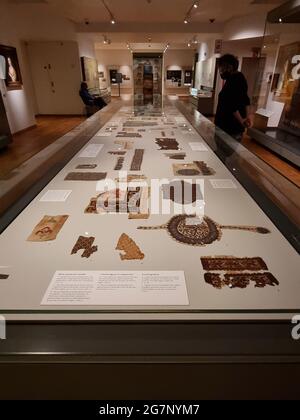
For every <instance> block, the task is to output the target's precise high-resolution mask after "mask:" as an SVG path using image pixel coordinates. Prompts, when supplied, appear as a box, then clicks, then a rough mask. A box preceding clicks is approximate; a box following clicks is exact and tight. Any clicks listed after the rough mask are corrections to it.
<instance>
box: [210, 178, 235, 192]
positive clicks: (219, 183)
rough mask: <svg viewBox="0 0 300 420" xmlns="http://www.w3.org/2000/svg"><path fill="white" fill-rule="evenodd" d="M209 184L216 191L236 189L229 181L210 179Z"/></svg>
mask: <svg viewBox="0 0 300 420" xmlns="http://www.w3.org/2000/svg"><path fill="white" fill-rule="evenodd" d="M210 183H211V185H212V187H213V188H214V189H216V190H218V189H220V190H231V189H237V185H236V184H235V183H234V182H233V181H232V180H231V179H211V180H210Z"/></svg>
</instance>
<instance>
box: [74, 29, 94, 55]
mask: <svg viewBox="0 0 300 420" xmlns="http://www.w3.org/2000/svg"><path fill="white" fill-rule="evenodd" d="M77 42H78V48H79V55H80V57H88V58H96V50H95V43H94V41H93V40H92V39H90V38H89V37H88V35H87V34H77Z"/></svg>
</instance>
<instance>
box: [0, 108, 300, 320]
mask: <svg viewBox="0 0 300 420" xmlns="http://www.w3.org/2000/svg"><path fill="white" fill-rule="evenodd" d="M164 111H165V118H164V117H157V118H156V120H155V121H156V122H157V124H158V126H157V127H161V129H160V130H157V129H156V128H157V127H156V126H154V127H149V126H146V127H139V128H142V129H144V130H146V131H145V132H140V134H141V135H142V138H117V137H116V135H117V133H118V132H119V131H122V127H123V124H124V123H125V122H126V121H127V120H128V119H132V118H133V120H136V121H139V122H143V121H144V122H145V123H147V122H149V121H147V120H145V119H143V117H133V115H132V109H131V108H128V107H127V108H123V109H121V110H120V112H118V113H117V114H116V115H115V117H113V118H112V120H111V121H109V122H108V123H107V124H106V125H105V126H104V127H103V129H102V130H101V132H103V133H105V130H106V128H108V127H110V126H111V125H118V130H116V131H113V132H112V135H111V136H110V137H107V136H106V135H105V134H104V135H103V136H101V132H100V133H98V134H97V135H96V136H95V137H94V138H92V139H91V140H90V142H89V144H90V145H93V146H91V147H92V148H93V151H94V150H95V154H94V156H95V157H90V158H88V157H85V158H84V157H80V156H82V152H83V151H84V150H85V151H86V148H87V146H89V144H87V145H86V146H85V147H84V148H83V149H82V151H81V152H79V153H78V154H77V155H76V156H75V157H74V158H73V159H72V160H71V161H70V162H69V163H68V165H67V166H66V167H65V168H64V169H63V170H62V171H61V172H60V173H59V174H58V175H57V176H56V177H55V178H54V179H53V180H52V181H51V182H50V183H49V184H48V185H47V187H46V188H45V189H44V190H43V191H41V193H40V194H39V195H38V196H37V197H36V198H35V199H34V200H33V201H32V202H31V204H30V205H29V206H28V207H27V208H26V209H25V210H24V211H23V212H22V213H21V214H20V215H19V216H18V217H17V218H16V219H15V220H14V222H13V223H12V224H11V225H10V226H9V227H8V228H7V229H6V230H5V231H4V232H3V233H2V235H1V236H0V249H1V254H0V266H1V268H0V274H4V275H5V274H6V275H9V278H8V279H6V280H0V313H1V314H3V315H5V316H6V317H7V319H16V320H18V319H19V320H22V319H27V320H28V319H32V320H44V319H55V320H62V321H63V320H72V319H73V320H80V319H82V320H89V319H92V320H109V319H112V320H123V319H132V320H140V319H144V320H147V319H149V320H175V319H176V320H178V319H183V320H208V319H224V320H226V319H234V320H245V319H264V320H266V319H282V318H286V319H290V317H291V314H293V313H294V312H295V310H297V308H299V311H300V281H299V256H298V254H297V252H296V251H295V250H294V248H293V247H292V246H291V245H290V244H289V243H288V241H287V240H286V239H285V238H284V237H283V235H282V234H281V233H280V232H279V230H278V229H277V228H276V227H275V226H274V224H273V223H272V222H271V221H270V220H269V218H268V217H267V216H266V215H265V214H264V213H263V211H262V210H261V209H260V208H259V207H258V205H257V204H256V203H255V201H254V200H253V199H252V198H251V197H250V195H249V194H248V193H247V191H246V190H245V189H244V188H243V187H242V186H241V185H240V184H239V182H238V181H237V180H236V179H235V178H234V177H233V175H232V174H231V173H230V172H229V171H228V170H227V168H226V167H225V166H224V165H223V164H222V163H221V161H220V160H219V159H218V158H217V157H216V155H215V154H214V153H213V152H212V151H211V150H210V149H209V148H207V151H193V150H192V149H191V147H190V143H197V142H202V143H203V142H204V140H203V139H202V138H200V136H199V135H198V134H196V133H195V131H194V130H192V133H193V134H192V135H191V132H190V131H188V130H187V128H191V126H190V124H189V123H188V121H187V120H185V121H186V125H187V127H183V126H182V123H178V122H176V121H179V120H180V121H182V118H183V117H182V115H181V114H180V112H179V111H177V110H176V109H175V108H173V107H171V106H170V107H166V108H165V110H164ZM145 118H147V117H145ZM152 121H154V120H152ZM155 121H154V122H155ZM171 123H172V124H171ZM137 131H138V128H136V129H135V132H137ZM162 131H165V132H166V135H167V137H172V138H176V140H177V141H178V143H179V147H180V149H181V150H180V151H179V152H177V151H171V150H168V151H161V150H159V147H158V145H157V144H156V143H155V139H156V138H161V137H162ZM172 132H173V133H174V137H173V136H172ZM116 140H124V141H133V143H134V145H133V149H132V150H128V151H127V152H126V155H125V156H124V157H125V161H124V166H123V171H124V170H126V169H127V170H129V169H130V165H131V161H132V158H133V155H134V149H145V154H144V159H143V164H142V169H141V171H139V172H137V171H134V172H129V174H130V173H137V174H143V175H145V176H146V177H147V178H148V180H149V181H151V179H168V180H170V181H171V180H173V179H178V177H174V172H173V164H177V163H192V162H193V161H204V162H205V163H206V164H207V165H208V167H210V168H213V169H214V170H215V172H216V174H215V175H213V176H205V177H201V179H202V178H203V179H204V181H205V184H204V186H205V188H204V201H205V214H206V215H207V216H209V217H210V218H211V219H213V220H214V221H215V222H217V223H218V224H220V225H245V226H261V227H264V228H267V229H269V230H270V231H271V233H270V234H268V235H260V234H257V233H252V232H246V231H238V230H223V234H222V238H221V240H220V241H216V242H214V243H213V244H211V245H207V246H203V247H192V246H187V245H183V244H181V243H178V242H176V241H175V240H173V239H172V238H171V237H170V235H168V233H167V231H166V230H153V231H144V230H138V229H137V228H138V227H139V226H145V227H147V226H157V225H162V224H165V223H167V222H168V221H169V220H170V219H171V217H172V215H151V216H150V218H149V219H148V220H129V219H128V215H127V214H123V215H120V214H117V215H97V214H85V213H84V210H85V208H86V207H87V206H88V204H89V202H90V200H91V198H92V197H95V196H97V191H96V186H97V182H96V181H92V182H91V181H88V182H87V181H65V180H64V179H65V177H66V175H67V174H68V173H70V172H76V171H77V172H84V171H80V170H76V167H77V166H78V165H82V164H88V165H89V164H97V168H96V169H93V170H88V171H87V172H106V173H107V178H108V179H113V180H114V179H115V178H117V177H118V171H114V170H113V169H114V167H115V165H116V162H117V158H118V156H114V155H111V154H109V153H108V152H110V151H118V150H119V148H120V145H118V144H115V141H116ZM204 143H205V142H204ZM94 145H99V147H98V148H97V150H96V149H95V146H94ZM100 145H103V147H102V148H101V146H100ZM100 149H101V150H100ZM98 151H99V153H98ZM96 152H97V153H96ZM182 152H184V153H186V158H185V160H184V161H174V160H171V159H169V157H167V156H166V154H167V153H168V154H172V153H182ZM90 156H92V154H90ZM198 178H199V177H198ZM189 179H197V177H189ZM214 179H215V180H218V181H221V180H226V182H228V180H229V181H230V180H231V181H232V182H233V183H234V185H235V186H236V187H237V188H230V189H227V188H222V189H215V188H213V185H212V183H211V182H210V181H211V180H214ZM48 190H71V191H72V193H71V194H70V195H69V196H68V198H67V199H66V201H65V202H43V201H41V198H42V197H43V196H44V195H45V194H46V193H47V191H48ZM45 215H51V216H58V215H69V218H68V220H67V222H66V223H65V225H64V226H63V228H62V229H61V231H60V232H59V234H58V236H57V238H56V240H54V241H52V242H39V243H34V242H28V241H27V238H28V237H29V235H30V234H31V232H32V231H33V229H34V228H35V226H36V225H37V224H38V223H39V222H40V220H42V219H43V217H44V216H45ZM123 233H126V234H127V235H128V236H129V237H131V238H132V239H133V240H134V241H135V242H136V244H137V245H138V246H139V248H140V249H141V251H142V252H143V253H144V254H145V258H144V259H143V260H139V261H122V260H121V258H120V255H119V251H116V246H117V243H118V240H119V238H120V236H121V235H122V234H123ZM80 235H82V236H93V237H95V245H97V246H98V251H97V252H95V253H94V254H93V255H92V256H91V257H90V258H88V259H86V258H82V257H81V253H82V252H80V253H78V254H76V255H71V251H72V249H73V247H74V245H75V243H76V241H77V239H78V237H79V236H80ZM204 256H209V257H213V256H234V257H248V258H252V257H261V258H263V260H264V261H265V263H266V264H267V266H268V271H269V272H270V273H272V274H273V275H274V276H275V278H276V279H277V280H278V282H279V286H275V287H271V286H267V287H265V288H262V289H261V288H255V287H254V285H250V286H249V287H247V288H245V289H230V288H228V287H225V288H223V289H222V290H218V289H216V288H214V287H212V286H211V285H210V284H207V283H206V282H205V280H204V273H205V271H204V270H203V268H202V264H201V260H200V258H201V257H204ZM57 271H70V272H75V271H80V272H99V271H101V272H104V271H105V272H115V271H122V272H124V271H129V272H132V271H142V272H147V271H152V272H153V271H159V272H164V271H166V272H170V271H172V272H173V271H176V272H184V276H185V280H186V288H187V295H188V300H189V305H187V306H185V307H182V306H174V305H173V306H171V305H169V306H166V305H160V306H157V305H153V306H143V305H139V302H138V301H137V302H136V303H135V305H131V306H129V305H127V306H125V307H124V305H120V306H117V305H115V306H105V305H104V304H102V305H99V306H91V305H89V306H82V305H81V306H70V305H67V306H66V307H62V306H49V305H47V306H46V307H45V306H42V305H41V303H42V300H43V297H44V295H45V293H46V291H47V289H48V287H49V285H50V283H51V280H52V278H53V277H54V275H55V273H56V272H57Z"/></svg>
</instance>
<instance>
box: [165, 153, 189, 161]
mask: <svg viewBox="0 0 300 420" xmlns="http://www.w3.org/2000/svg"><path fill="white" fill-rule="evenodd" d="M165 156H166V157H168V158H169V159H172V160H184V159H185V158H186V153H165Z"/></svg>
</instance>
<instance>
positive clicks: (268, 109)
mask: <svg viewBox="0 0 300 420" xmlns="http://www.w3.org/2000/svg"><path fill="white" fill-rule="evenodd" d="M261 54H262V57H263V58H265V61H264V62H265V68H264V71H263V73H262V72H261V71H260V74H259V75H258V77H257V81H258V83H257V86H256V93H257V97H258V100H257V105H258V106H257V112H256V116H255V123H254V128H253V129H251V130H250V135H251V136H252V137H253V138H254V139H255V140H256V141H258V142H260V143H262V144H263V145H264V146H265V147H267V148H269V149H271V150H273V151H274V152H276V153H277V154H278V155H280V156H282V157H284V158H285V159H287V160H288V161H290V162H291V163H293V164H294V165H296V166H298V167H299V166H300V113H299V109H300V18H299V2H297V1H290V2H287V3H285V4H284V5H283V6H281V7H279V8H277V9H275V10H273V11H271V12H270V13H269V14H268V17H267V21H266V29H265V34H264V40H263V45H262V53H261Z"/></svg>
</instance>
